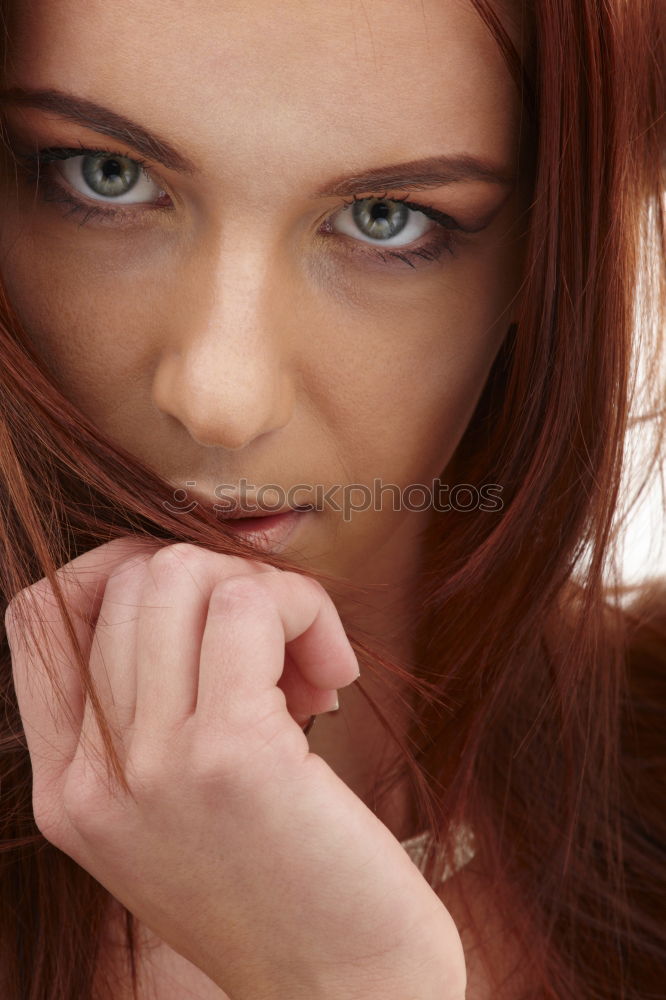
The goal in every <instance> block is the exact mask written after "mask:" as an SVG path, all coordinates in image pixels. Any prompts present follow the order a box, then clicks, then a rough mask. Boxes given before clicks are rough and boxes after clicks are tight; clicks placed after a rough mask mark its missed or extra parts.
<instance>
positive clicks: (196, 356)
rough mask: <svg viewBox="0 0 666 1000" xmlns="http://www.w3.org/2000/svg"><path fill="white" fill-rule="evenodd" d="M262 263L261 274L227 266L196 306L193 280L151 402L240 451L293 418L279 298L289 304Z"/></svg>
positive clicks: (204, 437) (198, 435)
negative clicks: (274, 292) (270, 279)
mask: <svg viewBox="0 0 666 1000" xmlns="http://www.w3.org/2000/svg"><path fill="white" fill-rule="evenodd" d="M263 264H264V266H263V267H262V268H261V269H258V270H257V269H255V270H254V275H255V276H257V275H259V276H260V275H262V274H263V276H264V280H263V281H262V280H260V278H259V277H254V279H253V277H252V268H249V267H246V268H245V269H244V272H243V271H242V270H239V269H238V268H237V267H236V268H234V266H233V265H232V266H231V267H229V268H228V269H226V270H225V268H221V270H224V271H225V274H224V277H223V278H219V277H218V278H217V280H216V281H215V289H214V293H213V294H209V295H208V296H206V295H205V294H203V296H202V297H201V299H200V303H199V304H198V305H197V304H195V305H194V308H192V307H191V306H192V301H193V300H192V297H191V292H192V286H190V288H189V293H190V295H189V301H190V308H189V309H185V310H182V309H181V308H179V307H178V306H176V312H177V314H178V324H177V326H178V329H177V330H175V331H174V330H173V328H172V330H171V333H170V335H169V336H168V338H167V341H168V342H166V343H165V344H164V345H163V347H162V349H161V353H160V356H159V361H158V364H157V367H156V370H155V373H154V378H153V391H152V397H153V402H154V403H155V405H156V406H157V408H158V409H159V410H161V411H162V412H163V413H167V414H169V415H171V416H172V417H175V418H176V419H177V420H178V421H179V422H180V423H181V424H182V425H183V427H185V429H186V430H187V432H188V433H189V435H190V437H192V439H193V440H194V441H196V442H197V443H198V444H200V445H204V446H208V447H216V448H225V449H227V450H229V451H236V450H238V449H241V448H246V447H247V446H248V445H249V444H250V443H251V442H252V441H253V440H254V439H255V438H257V437H259V436H260V435H263V434H266V433H268V432H271V431H276V430H278V429H279V428H281V427H284V426H285V425H286V424H287V423H288V422H289V420H290V418H291V414H292V409H293V402H294V380H293V372H292V371H291V370H290V360H289V340H288V338H287V337H286V336H285V333H288V331H285V330H284V328H283V329H280V317H281V316H282V317H286V316H287V315H288V310H284V309H281V308H280V304H279V300H283V301H284V302H285V305H287V302H286V300H285V289H284V288H280V286H279V285H278V288H277V291H276V294H275V295H272V294H271V289H270V287H269V282H268V280H266V278H267V274H266V267H265V261H264V262H263ZM243 273H245V275H246V278H245V280H243V277H242V275H243ZM208 288H209V289H210V285H208ZM274 290H275V289H274Z"/></svg>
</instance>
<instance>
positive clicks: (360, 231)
mask: <svg viewBox="0 0 666 1000" xmlns="http://www.w3.org/2000/svg"><path fill="white" fill-rule="evenodd" d="M331 228H332V229H333V230H334V231H335V232H339V233H343V234H344V235H345V236H351V237H353V238H354V239H357V240H358V239H359V237H361V241H362V242H365V243H369V244H371V245H374V246H384V247H387V246H388V247H391V246H392V247H402V246H408V245H409V244H410V243H413V242H414V241H415V240H419V239H420V238H421V237H422V236H424V235H425V233H427V232H428V230H429V229H432V228H433V225H432V221H431V220H430V219H428V217H427V215H426V214H425V213H424V212H421V211H416V210H415V209H414V208H410V207H408V206H407V205H406V204H405V203H404V202H403V201H400V200H394V199H392V198H374V197H373V198H360V199H358V200H356V201H354V202H353V203H352V204H351V205H347V206H346V207H345V208H343V209H342V210H341V211H340V212H338V213H337V214H336V215H335V216H334V218H333V219H332V220H331Z"/></svg>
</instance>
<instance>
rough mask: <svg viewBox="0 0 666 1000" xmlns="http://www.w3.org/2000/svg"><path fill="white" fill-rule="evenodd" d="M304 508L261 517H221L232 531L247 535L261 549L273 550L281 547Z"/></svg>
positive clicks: (293, 528)
mask: <svg viewBox="0 0 666 1000" xmlns="http://www.w3.org/2000/svg"><path fill="white" fill-rule="evenodd" d="M308 513H309V512H308V511H306V510H289V511H285V512H284V513H282V514H268V515H263V516H261V517H235V518H228V517H225V518H222V520H223V521H224V523H225V524H226V526H227V527H228V528H231V530H232V531H235V532H238V534H241V535H243V536H247V537H248V538H250V539H251V540H252V542H253V543H254V544H257V545H258V546H259V547H260V548H262V549H269V550H270V551H274V550H275V549H276V547H278V546H280V547H283V546H284V545H285V544H286V542H287V540H288V539H289V538H290V537H291V535H292V533H293V532H294V531H295V530H296V528H297V527H298V525H299V524H300V523H302V521H303V518H304V517H305V516H306V515H307V514H308Z"/></svg>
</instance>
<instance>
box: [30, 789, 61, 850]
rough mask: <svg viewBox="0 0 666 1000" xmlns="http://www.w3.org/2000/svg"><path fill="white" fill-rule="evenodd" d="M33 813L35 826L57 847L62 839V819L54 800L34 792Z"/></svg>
mask: <svg viewBox="0 0 666 1000" xmlns="http://www.w3.org/2000/svg"><path fill="white" fill-rule="evenodd" d="M32 813H33V816H34V820H35V826H36V827H37V829H38V830H39V832H40V833H41V835H42V837H45V838H46V840H48V841H49V842H50V843H52V844H55V846H56V847H57V846H58V841H59V839H60V838H59V831H60V819H59V817H58V815H57V813H56V810H55V806H54V802H53V799H51V798H49V797H48V796H46V795H44V794H42V793H38V792H33V796H32Z"/></svg>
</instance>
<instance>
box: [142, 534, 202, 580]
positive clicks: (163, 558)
mask: <svg viewBox="0 0 666 1000" xmlns="http://www.w3.org/2000/svg"><path fill="white" fill-rule="evenodd" d="M204 559H205V553H204V552H203V551H202V549H200V548H199V547H198V546H196V545H191V544H190V543H189V542H175V543H174V544H173V545H165V546H163V547H162V548H161V549H158V550H157V552H155V553H154V555H153V556H151V559H150V562H149V569H150V575H151V577H152V578H153V579H154V580H155V581H157V582H160V581H162V580H165V581H168V580H170V579H172V578H173V577H174V576H175V575H180V574H182V572H183V570H185V571H189V572H191V571H192V570H194V569H196V568H197V567H200V566H201V565H202V564H203V561H204Z"/></svg>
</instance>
